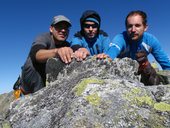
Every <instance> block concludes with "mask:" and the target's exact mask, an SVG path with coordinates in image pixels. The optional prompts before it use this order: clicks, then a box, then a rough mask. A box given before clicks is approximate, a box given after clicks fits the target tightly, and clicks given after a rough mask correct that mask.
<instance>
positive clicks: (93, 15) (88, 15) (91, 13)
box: [80, 10, 101, 28]
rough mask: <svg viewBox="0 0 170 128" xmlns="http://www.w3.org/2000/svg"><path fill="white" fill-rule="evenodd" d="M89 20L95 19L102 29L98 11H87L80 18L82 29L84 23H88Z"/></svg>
mask: <svg viewBox="0 0 170 128" xmlns="http://www.w3.org/2000/svg"><path fill="white" fill-rule="evenodd" d="M87 18H94V19H96V20H97V21H98V22H99V28H100V22H101V18H100V16H99V14H98V13H97V12H96V11H94V10H87V11H85V12H84V13H83V14H82V16H81V18H80V25H81V28H82V26H83V23H84V22H85V21H86V19H87Z"/></svg>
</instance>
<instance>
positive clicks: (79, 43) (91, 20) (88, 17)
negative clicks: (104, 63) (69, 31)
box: [71, 10, 110, 61]
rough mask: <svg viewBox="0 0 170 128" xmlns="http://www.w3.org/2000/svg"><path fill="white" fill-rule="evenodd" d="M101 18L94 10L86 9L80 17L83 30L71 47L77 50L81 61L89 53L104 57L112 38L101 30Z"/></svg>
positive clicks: (75, 36)
mask: <svg viewBox="0 0 170 128" xmlns="http://www.w3.org/2000/svg"><path fill="white" fill-rule="evenodd" d="M100 24H101V18H100V16H99V14H98V13H97V12H96V11H94V10H87V11H85V12H84V13H83V14H82V16H81V18H80V25H81V30H80V31H78V32H77V33H76V34H75V35H74V38H73V40H72V41H71V47H72V48H73V50H74V51H75V57H76V58H77V60H79V61H81V60H82V59H85V58H86V57H87V56H88V55H97V56H98V58H100V57H101V58H104V57H106V56H107V55H106V54H105V53H106V51H107V49H108V47H109V44H110V38H109V37H108V35H107V34H106V33H105V32H104V31H102V30H100Z"/></svg>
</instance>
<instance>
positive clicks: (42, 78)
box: [21, 15, 73, 94]
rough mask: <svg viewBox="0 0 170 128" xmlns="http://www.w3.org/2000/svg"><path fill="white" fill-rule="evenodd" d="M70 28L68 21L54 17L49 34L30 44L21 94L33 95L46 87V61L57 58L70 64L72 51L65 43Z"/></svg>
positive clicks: (60, 17)
mask: <svg viewBox="0 0 170 128" xmlns="http://www.w3.org/2000/svg"><path fill="white" fill-rule="evenodd" d="M70 27H71V22H70V20H69V19H68V18H67V17H65V16H63V15H58V16H55V17H54V18H53V20H52V23H51V25H50V28H49V30H50V32H48V33H44V34H41V35H40V36H38V37H37V38H36V39H35V41H34V42H33V44H32V47H31V50H30V53H29V55H28V57H27V60H26V62H25V64H24V66H23V67H22V76H21V90H22V93H23V94H28V93H34V92H36V91H38V90H39V89H41V88H43V87H45V86H46V73H45V65H46V61H47V59H49V58H52V57H59V58H60V59H61V60H62V61H63V62H64V63H70V62H71V59H72V55H73V50H72V49H71V48H70V47H69V43H68V42H67V41H66V39H67V37H68V35H69V29H70Z"/></svg>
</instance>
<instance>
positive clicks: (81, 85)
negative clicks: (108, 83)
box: [74, 78, 104, 96]
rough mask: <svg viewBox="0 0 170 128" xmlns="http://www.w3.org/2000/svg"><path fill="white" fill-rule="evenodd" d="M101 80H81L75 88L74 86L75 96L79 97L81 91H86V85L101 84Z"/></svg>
mask: <svg viewBox="0 0 170 128" xmlns="http://www.w3.org/2000/svg"><path fill="white" fill-rule="evenodd" d="M103 83H104V81H103V80H99V79H95V78H87V79H84V80H82V81H81V82H80V83H79V84H78V85H77V86H75V88H74V90H75V94H76V95H77V96H80V95H81V94H82V93H83V91H84V90H85V89H86V87H87V85H88V84H103Z"/></svg>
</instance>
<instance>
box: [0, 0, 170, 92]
mask: <svg viewBox="0 0 170 128" xmlns="http://www.w3.org/2000/svg"><path fill="white" fill-rule="evenodd" d="M169 5H170V1H169V0H46V1H45V0H44V1H42V0H1V1H0V35H1V36H0V45H1V50H0V58H1V63H0V94H1V93H5V92H9V91H11V90H12V87H13V84H14V83H15V81H16V79H17V77H18V75H19V74H20V72H21V66H22V65H23V64H24V62H25V60H26V57H27V55H28V53H29V50H30V47H31V44H32V42H33V40H34V39H35V37H36V36H37V35H39V34H41V33H43V32H48V31H49V26H50V22H51V20H52V17H53V16H55V15H59V14H62V15H65V16H67V17H68V18H70V20H71V22H72V28H71V31H70V36H69V38H68V40H69V41H70V40H71V38H72V36H73V34H74V33H75V32H76V31H78V30H79V29H80V26H79V18H80V16H81V14H82V12H83V11H85V10H87V9H93V10H96V11H97V12H98V13H99V14H100V16H101V18H102V23H101V28H102V29H103V30H105V31H106V32H107V33H108V34H109V36H110V38H111V39H112V38H113V37H114V36H115V35H116V34H118V33H121V32H122V31H123V30H125V26H124V20H125V17H126V15H127V14H128V13H129V12H130V11H132V10H143V11H145V12H146V13H147V15H148V24H149V29H148V32H150V33H152V34H153V35H155V36H156V37H157V38H158V39H159V41H160V42H161V45H162V47H163V49H164V50H165V52H166V53H167V54H168V56H170V50H169V48H170V47H169V43H170V6H169ZM152 59H153V58H152V57H151V56H150V60H152Z"/></svg>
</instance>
